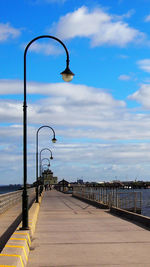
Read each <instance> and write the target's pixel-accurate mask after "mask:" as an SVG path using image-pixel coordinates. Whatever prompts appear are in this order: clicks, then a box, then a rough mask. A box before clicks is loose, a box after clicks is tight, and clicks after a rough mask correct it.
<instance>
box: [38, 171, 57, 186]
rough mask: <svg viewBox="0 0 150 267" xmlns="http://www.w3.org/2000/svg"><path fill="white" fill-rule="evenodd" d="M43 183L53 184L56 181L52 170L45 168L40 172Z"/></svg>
mask: <svg viewBox="0 0 150 267" xmlns="http://www.w3.org/2000/svg"><path fill="white" fill-rule="evenodd" d="M42 177H43V182H44V185H46V184H48V185H54V184H57V183H58V178H57V177H56V176H53V172H52V171H51V170H45V171H44V172H43V173H42Z"/></svg>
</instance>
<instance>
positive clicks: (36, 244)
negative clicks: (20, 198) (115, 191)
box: [0, 190, 150, 267]
mask: <svg viewBox="0 0 150 267" xmlns="http://www.w3.org/2000/svg"><path fill="white" fill-rule="evenodd" d="M18 207H19V204H16V205H15V206H13V207H12V208H11V209H10V210H8V211H7V212H6V213H4V214H2V215H3V216H2V215H1V216H2V217H3V218H4V217H5V215H6V216H7V217H8V215H10V217H11V214H12V211H14V210H15V212H16V214H17V209H18ZM135 216H141V215H138V214H136V215H135ZM2 217H1V218H2ZM145 218H146V217H145ZM147 219H148V218H147ZM1 222H2V221H1ZM29 222H30V223H29V225H30V230H29V231H21V230H20V228H19V227H18V228H17V229H16V230H15V231H14V233H13V234H12V236H11V238H10V239H9V240H8V242H7V243H6V245H5V247H4V249H3V250H2V251H1V254H0V255H1V257H0V267H2V266H16V267H25V266H27V267H35V266H36V267H45V266H48V267H57V266H59V267H60V266H61V267H65V266H66V267H67V266H68V267H72V266H78V267H79V266H80V267H81V266H82V267H83V266H91V267H95V266H129V267H130V266H132V267H133V266H138V267H145V266H149V262H150V255H149V250H150V231H149V228H146V227H143V226H142V224H139V223H137V222H136V221H132V222H131V221H128V220H125V219H123V218H121V217H119V216H115V215H114V214H111V213H110V209H108V208H104V207H103V208H98V207H97V206H93V205H90V204H89V203H86V202H84V201H81V200H80V199H78V198H75V197H72V195H71V194H64V193H61V192H58V191H56V190H49V191H45V192H44V193H43V196H42V197H40V203H39V204H38V203H34V204H33V205H32V207H31V208H30V210H29ZM35 225H36V227H35Z"/></svg>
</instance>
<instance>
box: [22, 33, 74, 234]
mask: <svg viewBox="0 0 150 267" xmlns="http://www.w3.org/2000/svg"><path fill="white" fill-rule="evenodd" d="M43 38H50V39H54V40H55V41H57V42H59V43H60V44H61V45H62V46H63V47H64V49H65V52H66V57H67V59H66V69H65V70H64V71H63V72H61V75H62V78H63V80H64V81H67V82H69V81H71V80H72V79H73V76H74V74H73V72H72V71H71V70H70V69H69V53H68V50H67V48H66V46H65V45H64V43H63V42H62V41H61V40H59V39H58V38H56V37H54V36H51V35H41V36H38V37H36V38H34V39H33V40H31V41H30V42H29V43H28V44H27V46H26V48H25V50H24V102H23V194H22V228H21V229H22V230H28V229H29V226H28V195H27V100H26V99H27V97H26V96H27V92H26V56H27V51H28V48H29V47H30V45H31V44H32V43H33V42H35V41H36V40H38V39H43ZM53 141H55V140H53Z"/></svg>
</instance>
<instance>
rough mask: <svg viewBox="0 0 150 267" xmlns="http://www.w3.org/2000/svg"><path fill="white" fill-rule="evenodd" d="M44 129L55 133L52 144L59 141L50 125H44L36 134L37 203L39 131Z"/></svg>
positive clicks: (37, 194) (37, 197) (37, 195)
mask: <svg viewBox="0 0 150 267" xmlns="http://www.w3.org/2000/svg"><path fill="white" fill-rule="evenodd" d="M42 128H48V129H50V130H52V132H53V138H52V142H53V143H56V141H57V139H56V138H55V131H54V129H53V128H52V127H50V126H48V125H43V126H41V127H40V128H39V129H38V130H37V132H36V203H38V202H39V192H38V186H39V185H38V135H39V131H40V130H41V129H42Z"/></svg>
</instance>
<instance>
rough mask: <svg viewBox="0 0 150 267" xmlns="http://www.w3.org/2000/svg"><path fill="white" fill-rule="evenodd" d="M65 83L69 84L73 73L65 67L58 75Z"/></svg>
mask: <svg viewBox="0 0 150 267" xmlns="http://www.w3.org/2000/svg"><path fill="white" fill-rule="evenodd" d="M60 74H61V75H62V78H63V80H64V81H65V82H70V81H72V79H73V76H74V73H73V72H72V71H71V70H70V69H69V67H68V66H67V67H66V69H65V70H64V71H63V72H61V73H60Z"/></svg>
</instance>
